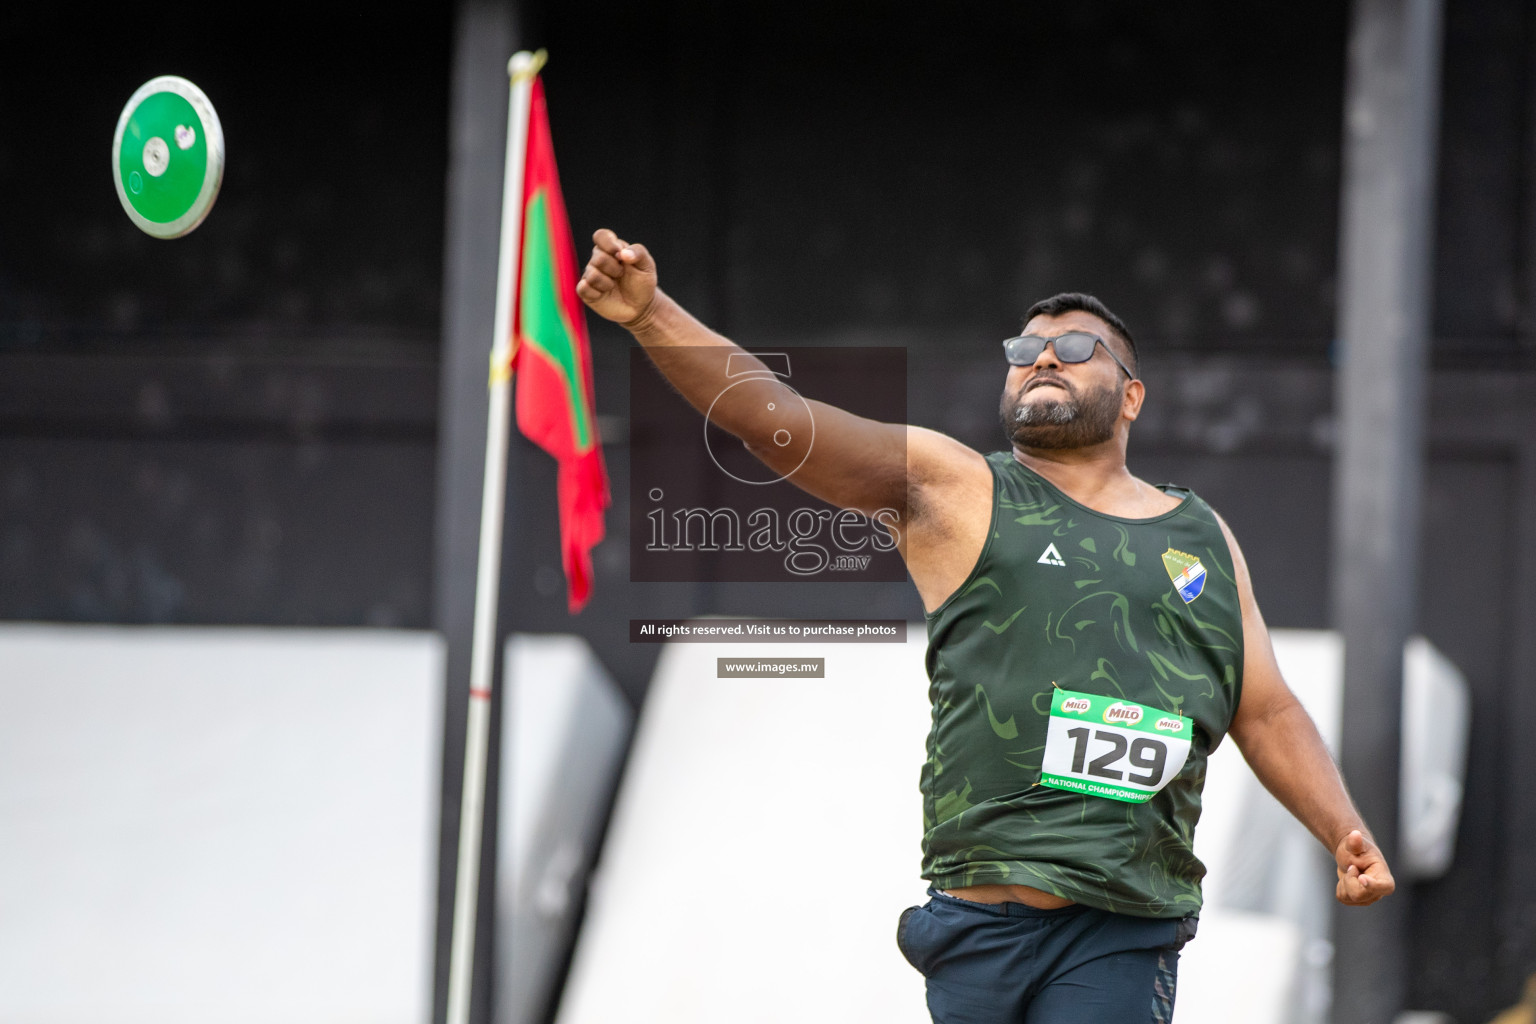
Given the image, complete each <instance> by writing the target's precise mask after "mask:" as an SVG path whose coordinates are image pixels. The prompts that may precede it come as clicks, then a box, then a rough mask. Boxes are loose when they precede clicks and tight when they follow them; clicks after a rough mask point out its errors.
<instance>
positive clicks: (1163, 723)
mask: <svg viewBox="0 0 1536 1024" xmlns="http://www.w3.org/2000/svg"><path fill="white" fill-rule="evenodd" d="M1152 728H1154V729H1161V730H1162V731H1163V732H1179V731H1180V730H1182V729H1183V728H1184V723H1183V722H1181V721H1179V720H1178V719H1177V718H1159V719H1158V720H1157V721H1156V722H1154V723H1153V725H1152Z"/></svg>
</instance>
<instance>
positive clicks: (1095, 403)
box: [998, 386, 1125, 450]
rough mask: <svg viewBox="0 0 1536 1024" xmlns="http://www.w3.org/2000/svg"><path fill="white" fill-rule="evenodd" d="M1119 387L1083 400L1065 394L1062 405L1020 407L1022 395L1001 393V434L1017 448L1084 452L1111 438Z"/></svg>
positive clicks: (1121, 396) (1119, 400)
mask: <svg viewBox="0 0 1536 1024" xmlns="http://www.w3.org/2000/svg"><path fill="white" fill-rule="evenodd" d="M1124 397H1125V392H1124V389H1123V387H1120V386H1116V387H1107V388H1102V389H1100V390H1097V391H1090V392H1089V393H1088V394H1087V396H1086V397H1078V396H1076V395H1072V394H1070V393H1069V395H1068V397H1067V398H1066V400H1064V401H1053V402H1037V403H1035V404H1033V405H1025V404H1024V395H1023V393H1022V392H1019V393H1016V394H1012V395H1010V394H1009V393H1008V392H1006V391H1005V392H1003V400H1002V402H1001V403H1000V404H999V406H998V414H999V415H1000V416H1001V417H1002V421H1003V433H1004V435H1006V436H1007V438H1008V440H1010V441H1012V442H1013V443H1014V444H1015V445H1017V446H1019V447H1020V448H1043V449H1049V450H1060V449H1065V448H1088V447H1091V446H1093V445H1096V444H1103V443H1104V442H1105V441H1108V440H1109V439H1110V438H1112V437H1114V436H1115V424H1116V423H1117V422H1119V420H1120V405H1121V403H1122V401H1123V400H1124Z"/></svg>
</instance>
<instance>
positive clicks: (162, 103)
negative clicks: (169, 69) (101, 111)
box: [112, 75, 224, 238]
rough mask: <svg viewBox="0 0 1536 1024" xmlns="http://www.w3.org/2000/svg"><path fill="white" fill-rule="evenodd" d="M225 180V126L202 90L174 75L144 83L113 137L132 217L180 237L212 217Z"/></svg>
mask: <svg viewBox="0 0 1536 1024" xmlns="http://www.w3.org/2000/svg"><path fill="white" fill-rule="evenodd" d="M223 181H224V130H223V128H221V127H220V126H219V115H218V114H216V113H214V110H213V104H212V103H209V102H208V97H207V96H205V95H203V90H201V89H199V88H198V87H197V86H195V85H193V84H192V83H191V82H189V81H187V80H186V79H185V78H178V77H177V76H175V75H161V76H160V77H159V78H152V79H150V80H149V81H148V82H145V83H144V84H143V85H141V86H139V89H138V91H137V92H135V93H134V94H133V96H132V98H130V99H129V100H128V105H127V106H125V107H124V108H123V113H122V116H121V117H119V118H118V119H117V134H116V135H115V136H113V138H112V182H113V184H115V185H116V186H117V198H118V200H119V201H120V202H121V203H122V204H123V209H124V210H125V211H126V212H127V214H128V217H129V219H130V220H132V221H133V222H134V223H135V224H137V225H138V226H139V228H140V229H142V230H143V231H144V232H146V233H147V234H151V235H154V236H155V237H156V238H180V237H181V236H182V235H185V234H186V233H187V232H189V231H191V230H192V229H193V228H195V227H197V226H198V225H199V224H201V223H202V222H203V218H204V217H206V216H208V211H209V210H211V209H212V208H213V201H214V200H215V199H216V198H218V195H219V185H220V184H222V183H223Z"/></svg>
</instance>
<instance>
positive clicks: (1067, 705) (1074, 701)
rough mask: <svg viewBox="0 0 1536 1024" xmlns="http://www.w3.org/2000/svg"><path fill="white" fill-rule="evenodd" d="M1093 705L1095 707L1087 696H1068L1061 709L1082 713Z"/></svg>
mask: <svg viewBox="0 0 1536 1024" xmlns="http://www.w3.org/2000/svg"><path fill="white" fill-rule="evenodd" d="M1091 707H1093V702H1092V701H1090V700H1089V699H1088V698H1087V697H1068V698H1067V699H1066V700H1064V701H1062V702H1061V710H1063V711H1074V712H1076V713H1078V714H1082V713H1083V712H1084V711H1087V710H1088V709H1089V708H1091Z"/></svg>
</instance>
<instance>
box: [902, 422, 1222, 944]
mask: <svg viewBox="0 0 1536 1024" xmlns="http://www.w3.org/2000/svg"><path fill="white" fill-rule="evenodd" d="M987 462H988V464H989V466H990V467H991V470H992V476H993V499H992V525H991V528H990V530H989V533H988V538H987V543H986V546H985V547H984V548H983V550H982V553H981V557H980V558H979V559H978V560H977V562H976V565H975V567H974V568H973V569H972V570H971V574H970V576H969V577H968V578H967V579H966V581H965V583H964V584H962V585H961V586H960V588H959V589H958V590H957V591H956V592H955V593H954V594H953V595H951V596H950V598H949V599H948V600H947V601H945V603H944V604H943V605H942V606H940V607H939V608H938V609H937V610H936V611H934V612H933V613H932V614H930V615H929V616H928V655H927V665H928V678H929V680H930V683H931V685H930V687H929V691H928V693H929V701H930V703H931V704H932V711H933V725H932V728H931V730H930V731H929V734H928V760H927V763H926V764H925V765H924V766H923V771H922V783H921V784H922V792H923V819H924V820H923V829H924V835H923V877H924V878H926V879H928V880H929V881H930V883H931V884H932V885H933V886H934V887H935V888H938V889H953V888H959V887H962V886H968V885H982V884H988V883H1001V884H1007V885H1028V886H1033V887H1034V888H1036V889H1042V890H1044V891H1046V892H1050V893H1055V894H1056V895H1058V896H1062V897H1065V898H1066V899H1070V900H1075V901H1076V902H1079V903H1084V904H1088V905H1090V906H1094V907H1099V908H1101V909H1104V910H1109V911H1112V912H1116V913H1124V914H1133V915H1138V916H1142V917H1182V916H1184V915H1186V914H1189V913H1193V912H1196V911H1198V910H1199V909H1200V879H1201V878H1202V877H1203V876H1204V874H1205V867H1204V865H1202V864H1201V863H1200V861H1199V859H1198V858H1196V857H1195V854H1194V849H1193V842H1194V831H1195V822H1196V820H1197V819H1198V818H1199V817H1200V789H1201V786H1202V785H1203V784H1204V781H1205V764H1206V757H1207V755H1208V754H1209V753H1210V752H1211V750H1213V749H1214V748H1215V747H1216V745H1217V744H1218V743H1219V742H1221V738H1222V737H1223V736H1224V735H1225V734H1226V731H1227V727H1228V725H1229V724H1230V723H1231V721H1232V715H1233V713H1234V712H1235V711H1236V709H1237V702H1238V696H1239V693H1240V691H1241V681H1242V679H1241V677H1242V664H1243V629H1242V613H1241V609H1240V607H1239V604H1238V596H1237V585H1236V582H1235V579H1234V576H1235V573H1234V571H1233V566H1232V554H1231V550H1230V548H1229V547H1228V545H1227V541H1226V537H1225V536H1224V535H1223V534H1222V532H1221V527H1220V526H1219V525H1218V524H1217V522H1216V517H1215V514H1214V513H1212V511H1211V509H1210V506H1208V505H1206V504H1205V502H1203V501H1201V500H1200V499H1199V498H1197V497H1195V496H1194V495H1193V494H1189V493H1188V492H1184V491H1180V490H1178V489H1174V488H1166V489H1167V490H1168V491H1169V493H1171V494H1173V495H1174V496H1179V495H1183V496H1184V500H1183V501H1182V503H1180V504H1179V506H1178V507H1177V508H1175V509H1173V510H1172V511H1170V512H1167V513H1165V514H1163V515H1161V516H1157V517H1155V518H1152V519H1121V518H1118V517H1115V516H1109V515H1104V514H1102V513H1099V512H1094V511H1093V510H1091V509H1089V508H1086V507H1085V506H1083V505H1079V504H1078V503H1077V502H1075V501H1073V500H1072V499H1071V498H1069V497H1067V496H1066V495H1065V494H1063V493H1062V492H1061V491H1059V490H1057V489H1056V488H1055V487H1053V486H1052V485H1051V484H1050V483H1048V482H1046V480H1045V479H1043V478H1042V477H1040V476H1039V475H1038V474H1036V473H1034V472H1033V471H1031V470H1029V469H1027V468H1025V467H1024V466H1022V465H1020V464H1019V463H1018V462H1017V461H1016V460H1015V459H1014V458H1013V455H1012V453H1011V452H996V453H993V454H992V455H989V456H987ZM1180 736H1182V737H1183V739H1182V740H1180V739H1178V738H1177V737H1180ZM1138 801H1144V802H1138Z"/></svg>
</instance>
